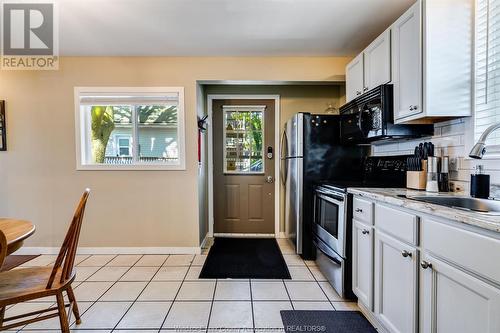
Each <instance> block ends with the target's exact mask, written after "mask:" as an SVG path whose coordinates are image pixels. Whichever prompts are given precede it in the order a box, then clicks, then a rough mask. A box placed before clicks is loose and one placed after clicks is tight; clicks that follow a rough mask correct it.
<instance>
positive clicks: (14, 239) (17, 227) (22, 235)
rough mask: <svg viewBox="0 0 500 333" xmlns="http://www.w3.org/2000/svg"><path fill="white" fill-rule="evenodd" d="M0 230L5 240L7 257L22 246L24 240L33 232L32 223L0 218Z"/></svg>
mask: <svg viewBox="0 0 500 333" xmlns="http://www.w3.org/2000/svg"><path fill="white" fill-rule="evenodd" d="M0 230H2V232H3V233H4V234H5V238H6V239H7V255H9V254H12V253H14V252H15V251H17V250H19V249H20V248H21V246H23V243H24V240H25V239H26V238H28V237H29V236H31V235H33V233H34V232H35V226H34V225H33V223H31V222H29V221H24V220H16V219H7V218H0Z"/></svg>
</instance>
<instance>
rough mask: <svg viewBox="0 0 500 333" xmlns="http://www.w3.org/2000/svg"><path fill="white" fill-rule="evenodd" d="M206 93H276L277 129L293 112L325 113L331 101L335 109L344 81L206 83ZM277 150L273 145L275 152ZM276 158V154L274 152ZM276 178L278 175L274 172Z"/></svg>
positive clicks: (338, 104) (342, 90)
mask: <svg viewBox="0 0 500 333" xmlns="http://www.w3.org/2000/svg"><path fill="white" fill-rule="evenodd" d="M205 93H206V94H207V95H208V94H235V95H237V94H243V95H245V94H246V95H252V94H254V95H266V94H267V95H279V96H280V119H279V124H280V129H282V128H284V125H285V123H286V121H287V120H288V119H290V118H291V117H292V116H293V115H294V114H296V113H297V112H310V113H325V112H326V109H327V107H328V106H329V105H330V104H331V105H332V106H334V107H335V108H337V109H338V108H339V107H340V106H341V105H342V104H344V103H345V86H344V84H336V85H284V86H274V85H273V86H267V85H266V86H234V85H231V86H227V85H226V86H207V87H206V88H205ZM278 152H279V150H278V148H276V153H277V154H278ZM276 156H277V157H278V156H279V155H276ZM276 180H277V181H279V175H276ZM280 189H281V193H280V199H281V200H280V231H284V209H285V208H284V202H285V197H284V188H283V186H281V187H280Z"/></svg>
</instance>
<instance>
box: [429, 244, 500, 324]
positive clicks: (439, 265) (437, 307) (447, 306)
mask: <svg viewBox="0 0 500 333" xmlns="http://www.w3.org/2000/svg"><path fill="white" fill-rule="evenodd" d="M477 259H478V260H480V258H477ZM492 264H498V263H492ZM421 266H422V267H421V293H420V295H421V300H420V302H421V307H420V317H421V332H425V333H430V332H439V333H448V332H450V333H455V332H461V333H476V332H482V333H494V332H495V333H498V332H500V289H498V288H495V287H493V286H492V285H489V284H487V283H485V282H483V281H481V280H480V279H478V278H476V277H474V276H472V275H470V274H468V273H466V272H464V271H462V270H460V269H457V268H455V267H453V266H451V265H449V264H447V263H445V262H443V261H441V260H439V259H437V258H435V257H433V256H431V255H429V254H424V255H423V256H422V262H421Z"/></svg>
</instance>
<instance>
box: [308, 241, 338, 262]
mask: <svg viewBox="0 0 500 333" xmlns="http://www.w3.org/2000/svg"><path fill="white" fill-rule="evenodd" d="M313 243H314V245H315V246H316V247H317V248H318V250H320V251H321V253H323V254H324V255H325V256H326V257H327V258H328V259H330V260H331V261H333V262H334V263H335V264H337V265H338V266H341V265H342V263H341V262H340V260H338V259H337V258H335V257H333V256H332V255H331V254H330V253H331V252H333V250H331V249H329V248H328V247H327V246H326V245H325V244H323V242H322V241H317V240H313Z"/></svg>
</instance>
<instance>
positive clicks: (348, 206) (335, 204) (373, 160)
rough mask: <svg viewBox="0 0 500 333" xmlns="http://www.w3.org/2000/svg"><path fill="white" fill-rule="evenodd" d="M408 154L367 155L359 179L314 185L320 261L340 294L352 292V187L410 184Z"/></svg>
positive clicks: (347, 294)
mask: <svg viewBox="0 0 500 333" xmlns="http://www.w3.org/2000/svg"><path fill="white" fill-rule="evenodd" d="M407 157H408V156H390V157H367V158H366V159H365V161H364V164H363V175H362V176H363V177H362V180H360V181H359V182H357V181H348V182H342V181H338V182H327V183H320V184H318V185H317V186H315V188H314V217H313V235H314V236H313V241H314V245H315V246H316V263H317V265H318V267H319V269H320V270H321V272H322V273H323V274H324V275H325V276H326V278H327V279H328V281H329V282H330V284H331V285H332V286H333V287H334V289H335V290H336V291H337V292H338V294H339V295H340V296H341V297H343V298H347V299H352V298H355V296H354V294H353V293H352V281H351V272H352V267H351V265H352V264H351V259H352V236H351V235H352V201H353V200H352V195H350V194H348V193H347V188H348V187H406V158H407Z"/></svg>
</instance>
